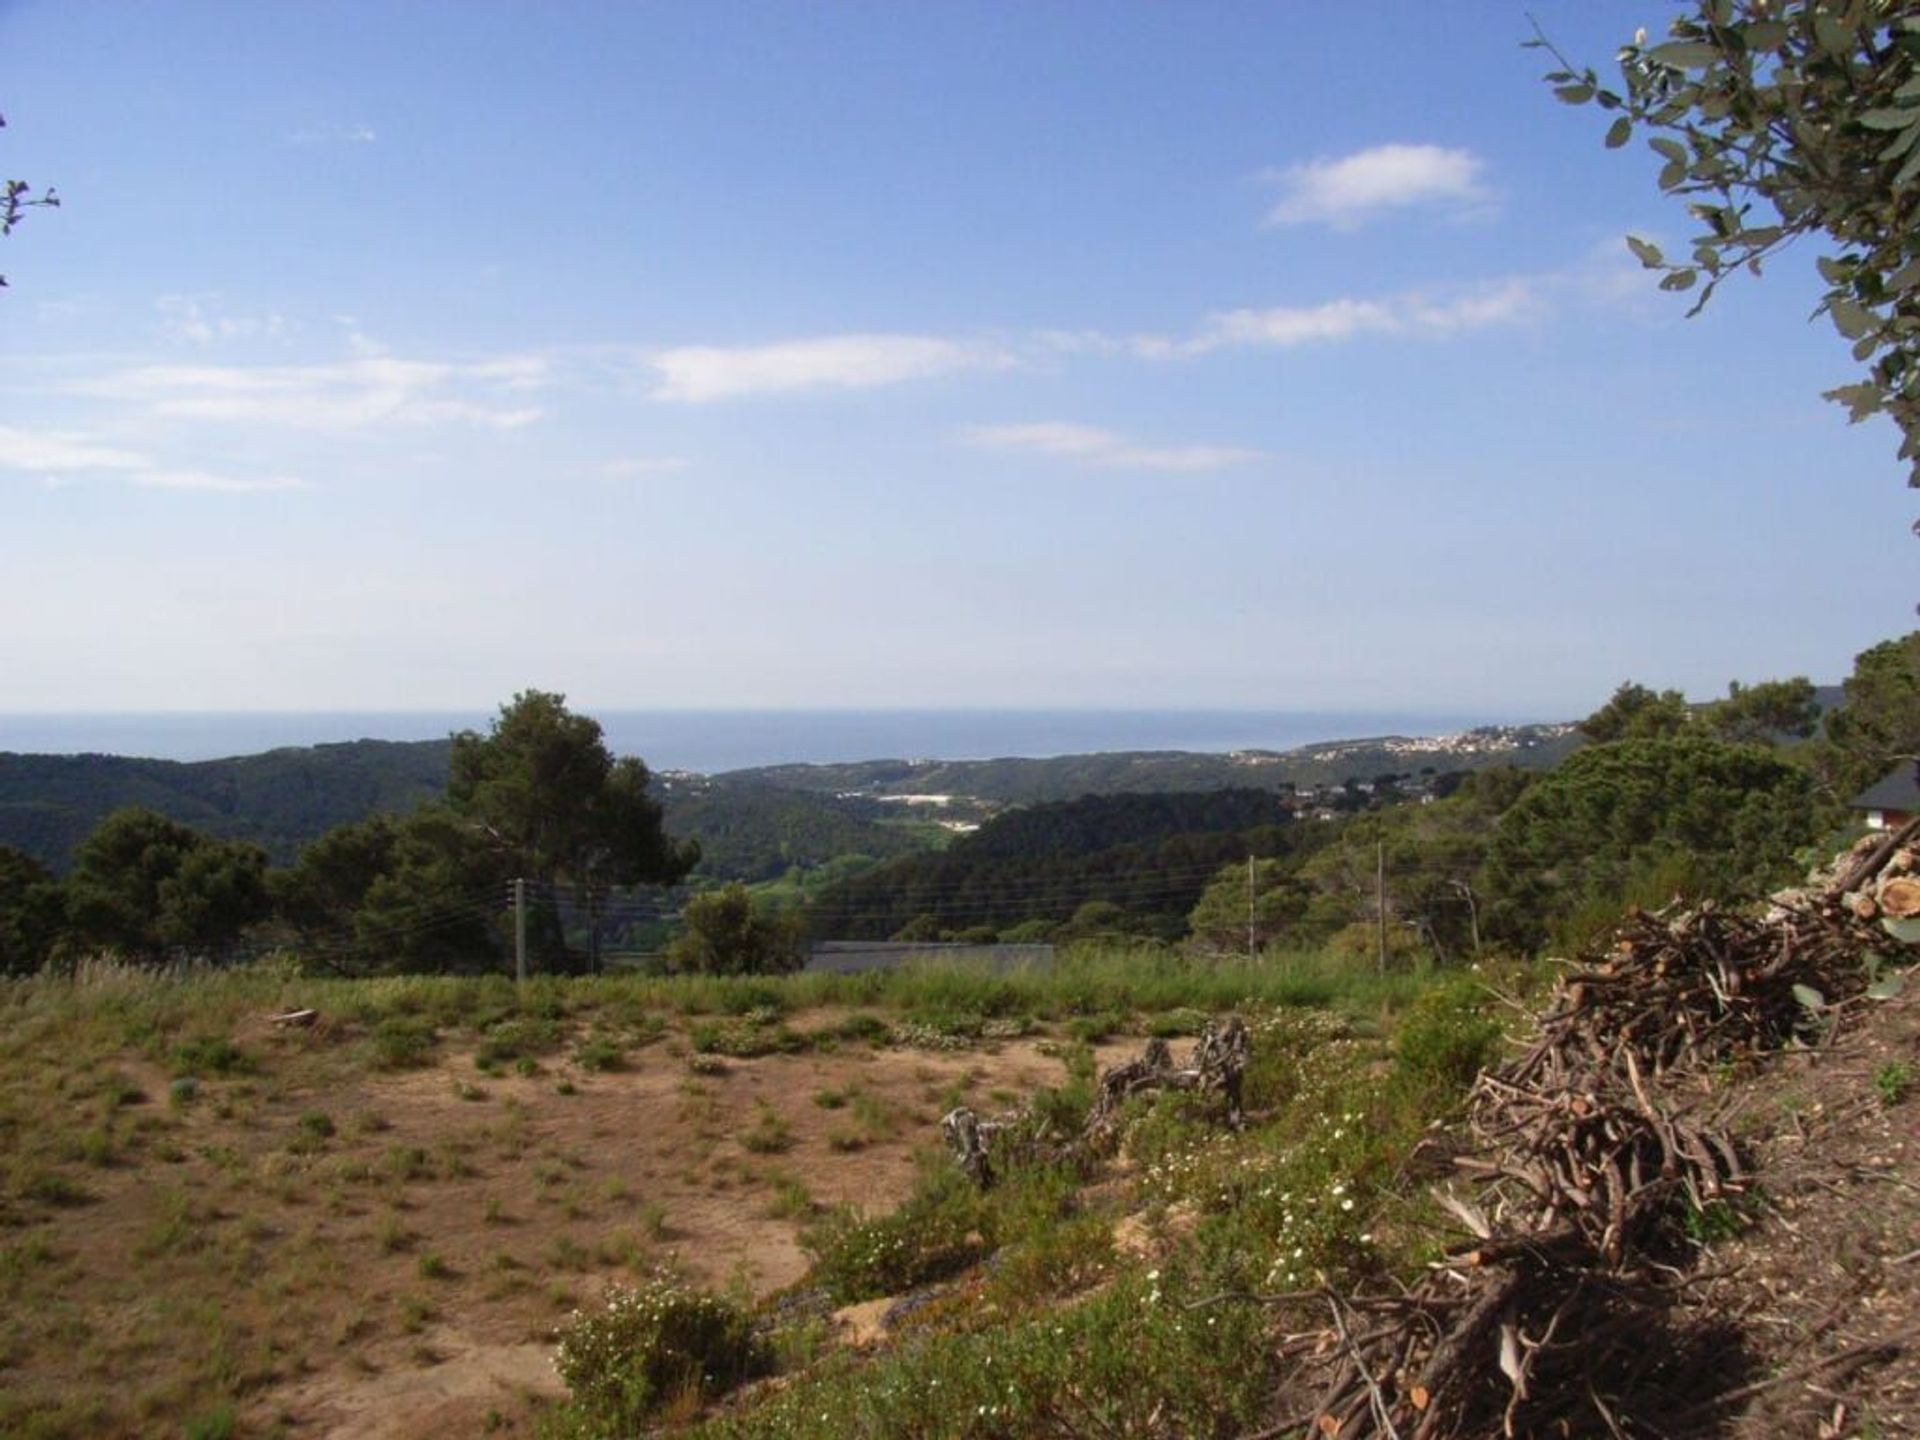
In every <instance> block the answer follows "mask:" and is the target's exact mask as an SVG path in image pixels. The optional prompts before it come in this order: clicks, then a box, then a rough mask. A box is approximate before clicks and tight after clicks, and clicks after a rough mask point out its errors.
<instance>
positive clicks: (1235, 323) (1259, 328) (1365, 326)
mask: <svg viewBox="0 0 1920 1440" xmlns="http://www.w3.org/2000/svg"><path fill="white" fill-rule="evenodd" d="M1540 291H1541V286H1540V282H1539V281H1537V280H1533V279H1529V278H1525V277H1516V278H1512V279H1507V280H1499V281H1494V282H1492V283H1490V284H1486V285H1481V286H1476V287H1475V288H1473V289H1471V290H1467V291H1462V292H1458V293H1455V294H1451V295H1445V296H1433V295H1427V294H1423V293H1420V292H1418V291H1414V292H1409V293H1406V294H1402V295H1394V296H1388V297H1385V298H1380V299H1370V300H1358V299H1352V298H1341V299H1337V300H1328V301H1324V302H1322V303H1321V304H1318V305H1306V306H1291V305H1278V306H1273V307H1271V308H1267V309H1241V310H1226V311H1222V312H1221V313H1219V314H1217V315H1213V316H1210V317H1209V318H1208V320H1207V323H1206V324H1205V325H1204V326H1203V327H1202V328H1201V330H1200V333H1199V334H1197V335H1195V336H1194V337H1193V338H1192V339H1190V340H1188V341H1185V342H1184V343H1182V344H1179V345H1178V346H1176V347H1175V348H1176V349H1178V350H1180V351H1181V352H1183V353H1186V354H1199V353H1204V352H1205V351H1208V350H1218V349H1220V348H1222V347H1225V346H1248V345H1253V346H1267V347H1277V348H1281V349H1290V348H1292V347H1294V346H1297V345H1311V344H1315V343H1325V342H1331V341H1340V340H1352V339H1356V338H1358V337H1360V336H1363V335H1389V336H1406V337H1413V338H1422V337H1424V338H1428V339H1445V338H1448V337H1450V336H1454V335H1461V334H1465V333H1467V332H1470V331H1474V330H1485V329H1488V328H1490V327H1493V326H1499V325H1513V324H1518V323H1520V322H1523V321H1526V320H1530V319H1533V318H1536V317H1537V316H1538V315H1539V314H1540V313H1541V312H1542V310H1543V308H1544V303H1545V302H1544V300H1543V298H1542V296H1541V293H1540Z"/></svg>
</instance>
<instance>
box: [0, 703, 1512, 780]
mask: <svg viewBox="0 0 1920 1440" xmlns="http://www.w3.org/2000/svg"><path fill="white" fill-rule="evenodd" d="M587 713H591V714H592V715H593V717H594V718H595V719H596V720H598V721H599V722H600V724H601V727H602V729H603V730H604V732H605V734H606V738H607V744H608V746H609V747H610V748H611V749H613V750H614V751H615V753H617V754H621V755H638V756H640V757H641V758H643V759H644V760H645V761H646V762H647V764H648V765H649V766H650V767H652V768H653V769H655V770H691V771H697V772H699V773H702V774H718V773H720V772H722V771H727V770H742V769H748V768H751V767H755V766H761V765H784V764H793V763H816V764H830V763H842V762H851V761H857V760H918V759H927V760H935V759H937V760H990V759H999V758H1003V757H1011V756H1022V757H1034V758H1041V757H1046V756H1052V755H1084V754H1094V753H1097V752H1101V751H1115V750H1190V751H1199V752H1203V753H1208V752H1210V753H1216V754H1224V753H1226V752H1229V751H1234V750H1291V749H1293V748H1295V747H1296V746H1300V745H1311V744H1315V743H1317V742H1320V741H1326V740H1356V739H1364V738H1370V737H1373V736H1379V735H1448V734H1453V733H1455V732H1457V731H1460V730H1467V729H1471V728H1473V727H1474V726H1477V725H1495V724H1522V723H1526V721H1528V720H1529V719H1533V718H1537V717H1526V716H1511V715H1493V714H1453V715H1446V714H1434V713H1420V712H1370V711H1285V710H1093V709H1086V710H1040V709H1004V710H1002V709H965V710H957V709H947V710H906V709H902V710H604V711H600V710H596V711H590V712H587ZM491 719H492V712H489V711H480V710H475V711H451V710H449V711H284V712H282V711H275V712H219V713H191V712H169V713H156V714H137V713H126V714H30V715H29V714H20V715H7V714H0V751H12V752H16V753H21V754H50V755H79V754H97V755H131V756H142V757H148V758H153V759H162V760H215V759H221V758H224V757H227V756H233V755H253V754H257V753H259V752H260V751H263V750H276V749H280V748H282V747H285V746H299V745H321V744H328V743H332V742H336V741H342V740H369V739H370V740H438V739H444V738H445V737H446V736H447V735H449V734H451V733H453V732H454V731H456V730H465V729H475V730H481V731H484V730H485V729H486V728H487V725H488V723H489V721H490V720H491Z"/></svg>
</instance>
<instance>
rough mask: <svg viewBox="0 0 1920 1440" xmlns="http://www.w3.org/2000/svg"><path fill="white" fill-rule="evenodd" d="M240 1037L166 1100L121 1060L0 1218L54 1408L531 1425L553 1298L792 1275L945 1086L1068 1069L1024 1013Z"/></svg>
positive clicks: (30, 1350) (935, 1104) (542, 1380)
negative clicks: (84, 1159) (727, 1028)
mask: <svg viewBox="0 0 1920 1440" xmlns="http://www.w3.org/2000/svg"><path fill="white" fill-rule="evenodd" d="M243 1039H244V1041H245V1043H246V1044H247V1045H248V1046H249V1047H250V1048H252V1049H255V1050H256V1051H257V1052H258V1053H260V1054H261V1056H262V1060H263V1065H262V1072H263V1073H262V1075H260V1076H256V1077H253V1078H251V1079H236V1080H232V1081H224V1082H219V1083H209V1084H206V1085H204V1086H203V1087H202V1091H201V1093H200V1094H199V1095H198V1096H197V1097H195V1098H194V1099H193V1101H192V1102H191V1103H190V1104H186V1105H177V1104H170V1103H169V1099H168V1097H169V1079H168V1077H167V1076H166V1075H165V1074H164V1073H162V1072H161V1071H159V1070H157V1069H152V1068H145V1069H143V1068H142V1067H141V1066H140V1065H139V1064H137V1063H134V1062H132V1061H129V1062H128V1063H127V1064H126V1065H125V1066H124V1067H123V1068H122V1075H123V1077H124V1078H125V1079H127V1080H130V1081H131V1082H132V1086H131V1087H128V1088H137V1090H138V1092H139V1095H138V1098H133V1099H130V1100H127V1101H125V1102H123V1103H122V1104H121V1105H120V1107H119V1109H118V1110H117V1112H116V1113H117V1114H118V1116H119V1117H120V1119H119V1121H118V1123H119V1124H120V1126H121V1127H122V1129H123V1130H124V1131H126V1132H127V1133H129V1134H131V1135H133V1136H135V1137H137V1139H136V1140H135V1142H134V1143H131V1144H129V1145H127V1146H125V1147H124V1148H121V1149H119V1150H118V1151H117V1153H116V1154H115V1155H114V1156H112V1157H110V1158H108V1159H106V1160H105V1161H103V1162H102V1163H99V1164H97V1165H95V1166H94V1167H92V1168H90V1169H89V1170H87V1171H86V1174H85V1186H86V1190H87V1195H86V1197H85V1202H84V1203H77V1204H72V1205H70V1206H67V1207H56V1208H53V1209H52V1210H51V1211H50V1212H49V1213H47V1214H45V1215H43V1216H40V1217H37V1218H36V1221H35V1223H34V1225H33V1226H32V1229H31V1231H30V1234H31V1236H32V1239H31V1241H30V1242H28V1241H24V1240H23V1241H22V1242H20V1243H21V1246H24V1247H27V1248H24V1249H21V1248H18V1247H16V1252H15V1253H16V1255H17V1256H18V1257H24V1258H20V1259H18V1260H17V1263H18V1264H20V1265H21V1266H23V1267H24V1271H23V1274H20V1275H16V1276H14V1277H13V1282H12V1292H11V1293H12V1295H13V1298H14V1300H15V1303H16V1305H17V1306H19V1308H17V1309H16V1310H15V1312H14V1314H13V1315H12V1316H11V1317H10V1318H9V1319H7V1320H6V1321H5V1322H0V1323H3V1324H4V1329H3V1330H0V1386H4V1387H5V1388H10V1389H13V1390H14V1392H15V1395H16V1403H17V1401H18V1397H22V1396H24V1397H27V1398H28V1400H29V1402H31V1401H32V1400H33V1399H34V1398H35V1397H42V1398H44V1400H45V1401H46V1402H47V1404H48V1405H49V1407H52V1406H54V1405H62V1406H66V1407H69V1408H74V1407H76V1406H77V1405H80V1404H82V1403H83V1402H85V1401H87V1400H88V1399H89V1398H91V1400H93V1401H97V1402H98V1404H97V1413H96V1416H95V1417H94V1419H92V1420H91V1421H88V1422H85V1423H84V1424H83V1425H82V1426H81V1427H80V1428H79V1429H77V1430H74V1431H66V1430H55V1431H54V1433H83V1434H98V1435H100V1436H102V1437H103V1440H106V1437H111V1436H116V1435H126V1436H133V1435H149V1434H177V1433H180V1428H181V1426H182V1424H183V1422H185V1421H186V1420H187V1419H189V1418H191V1416H192V1415H193V1414H194V1413H195V1412H196V1410H204V1397H205V1396H206V1395H208V1394H209V1393H216V1394H217V1393H218V1392H219V1391H221V1390H225V1391H227V1392H230V1393H232V1392H237V1393H240V1394H242V1395H243V1396H244V1397H245V1399H244V1400H243V1402H242V1404H241V1405H240V1407H239V1410H238V1416H237V1418H238V1420H239V1422H240V1423H239V1426H238V1433H239V1434H241V1435H259V1434H280V1435H286V1436H290V1437H300V1436H329V1437H340V1440H376V1437H387V1436H392V1437H413V1436H420V1435H431V1434H440V1435H468V1434H480V1433H483V1432H487V1433H493V1432H498V1433H520V1434H525V1433H527V1432H528V1431H529V1430H530V1429H531V1424H530V1415H531V1413H532V1411H533V1409H534V1408H535V1407H536V1406H537V1405H538V1403H539V1401H540V1398H541V1397H543V1396H552V1395H556V1394H558V1393H560V1386H559V1383H558V1381H557V1379H556V1378H555V1376H554V1373H553V1370H552V1366H551V1363H550V1356H551V1340H552V1335H553V1331H554V1328H555V1326H556V1324H557V1323H558V1322H559V1321H561V1320H562V1319H564V1318H565V1316H566V1315H567V1314H568V1313H569V1312H570V1311H571V1310H573V1309H574V1308H575V1306H576V1305H579V1304H585V1303H592V1302H593V1301H594V1300H595V1299H597V1297H598V1295H599V1293H600V1291H601V1290H602V1288H603V1287H604V1286H605V1285H606V1284H608V1283H610V1282H613V1281H617V1280H619V1279H621V1278H623V1277H628V1276H631V1275H633V1274H636V1273H646V1272H648V1271H651V1270H653V1269H655V1268H658V1267H662V1266H665V1267H671V1268H674V1269H677V1270H678V1271H680V1272H681V1273H683V1274H684V1275H685V1276H687V1277H688V1278H689V1279H692V1280H695V1281H698V1282H701V1283H704V1284H709V1285H713V1286H729V1285H731V1286H736V1287H740V1288H742V1289H744V1290H747V1291H751V1292H752V1293H754V1294H756V1295H764V1294H767V1293H769V1292H772V1291H774V1290H777V1289H779V1288H781V1287H783V1286H786V1285H789V1284H791V1283H792V1282H794V1281H795V1280H797V1279H799V1278H800V1277H801V1275H802V1274H803V1273H804V1271H805V1268H806V1263H807V1262H806V1256H805V1254H804V1253H803V1251H802V1249H801V1247H800V1243H799V1234H800V1231H801V1228H802V1226H803V1225H804V1223H805V1221H806V1219H807V1216H808V1214H809V1213H810V1210H811V1207H814V1206H820V1205H834V1204H841V1203H853V1204H857V1205H859V1206H862V1207H865V1208H867V1209H870V1210H879V1209H884V1208H886V1207H889V1206H891V1205H892V1204H894V1203H896V1202H897V1201H898V1200H900V1199H901V1198H902V1197H903V1196H904V1195H905V1194H906V1192H907V1190H908V1188H909V1186H910V1185H911V1183H912V1179H913V1175H914V1169H915V1152H916V1150H920V1149H924V1148H925V1147H927V1146H929V1145H933V1144H936V1143H937V1142H938V1138H939V1135H938V1131H939V1116H940V1114H941V1113H942V1112H943V1110H944V1108H945V1107H947V1106H948V1105H951V1104H953V1103H957V1102H958V1100H959V1099H960V1098H961V1097H965V1098H966V1099H967V1100H968V1101H969V1103H972V1104H974V1105H976V1106H982V1107H985V1108H993V1107H994V1106H996V1105H997V1104H998V1103H1000V1102H1002V1101H1004V1100H1006V1099H1010V1098H1011V1097H1012V1095H1013V1094H1014V1093H1019V1094H1021V1095H1024V1094H1025V1093H1027V1092H1029V1091H1031V1090H1032V1089H1034V1088H1035V1087H1038V1086H1042V1085H1052V1084H1059V1083H1061V1081H1062V1080H1063V1078H1064V1073H1065V1072H1064V1069H1063V1067H1062V1065H1061V1063H1060V1061H1059V1060H1057V1059H1054V1058H1050V1057H1049V1056H1048V1055H1047V1054H1045V1053H1043V1051H1042V1049H1041V1048H1040V1046H1039V1044H1038V1043H1037V1042H1035V1041H1033V1040H1019V1041H1006V1042H1000V1043H997V1044H989V1045H986V1046H984V1047H982V1048H977V1049H970V1050H966V1051H960V1052H925V1051H920V1050H912V1049H894V1048H884V1047H882V1048H870V1047H868V1046H866V1045H861V1044H848V1045H843V1046H842V1047H841V1048H840V1049H838V1050H837V1051H836V1052H835V1053H832V1054H820V1053H806V1054H800V1055H769V1056H764V1057H760V1058H755V1059H729V1060H726V1061H724V1062H720V1063H719V1064H717V1065H713V1064H712V1062H706V1061H696V1059H695V1057H693V1056H692V1055H690V1054H689V1053H688V1051H687V1049H686V1046H685V1044H684V1040H683V1038H681V1037H678V1036H675V1035H669V1036H668V1037H667V1038H666V1039H664V1040H663V1041H660V1042H658V1043H655V1044H653V1045H651V1046H648V1047H646V1048H643V1049H639V1050H635V1051H633V1052H631V1053H630V1054H629V1056H628V1057H627V1060H626V1062H625V1065H624V1067H623V1068H621V1069H619V1070H614V1071H610V1072H605V1073H591V1074H589V1073H584V1072H582V1071H580V1070H579V1069H578V1068H576V1067H575V1066H574V1065H572V1064H571V1063H568V1062H564V1061H562V1062H550V1063H546V1064H544V1065H543V1067H542V1069H541V1072H540V1073H538V1074H536V1075H529V1076H520V1075H510V1076H499V1077H486V1076H482V1075H481V1074H479V1073H478V1072H477V1071H476V1068H475V1066H474V1063H473V1058H472V1056H471V1054H470V1053H465V1054H463V1053H459V1052H457V1051H456V1052H450V1053H445V1054H443V1055H441V1056H440V1057H438V1059H437V1060H436V1062H435V1063H434V1064H433V1065H432V1066H431V1067H429V1068H425V1069H421V1070H416V1071H410V1072H406V1073H402V1074H379V1073H369V1072H367V1071H365V1070H364V1069H360V1068H358V1067H357V1066H348V1065H346V1064H344V1063H340V1062H338V1061H335V1062H333V1063H329V1062H328V1059H327V1054H328V1051H329V1048H330V1047H332V1048H334V1049H336V1050H338V1049H339V1048H340V1047H341V1046H342V1045H343V1044H344V1043H345V1042H344V1040H343V1039H342V1038H341V1037H331V1038H330V1037H329V1036H328V1035H327V1034H326V1033H325V1032H324V1027H323V1030H322V1033H320V1034H318V1035H299V1036H285V1035H272V1034H265V1033H262V1034H259V1035H255V1036H249V1037H243ZM1103 1058H1104V1057H1103ZM696 1064H698V1065H700V1066H702V1067H707V1066H711V1068H710V1069H707V1068H703V1069H698V1070H697V1069H696V1068H695V1066H696ZM996 1092H999V1093H998V1094H997V1095H996ZM29 1408H31V1404H30V1405H29ZM0 1428H4V1427H0Z"/></svg>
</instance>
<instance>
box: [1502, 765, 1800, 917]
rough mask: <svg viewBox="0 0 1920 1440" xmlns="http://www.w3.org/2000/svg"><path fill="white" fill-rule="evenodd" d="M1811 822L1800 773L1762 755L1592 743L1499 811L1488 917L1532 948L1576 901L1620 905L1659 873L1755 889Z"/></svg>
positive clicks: (1775, 876) (1788, 862)
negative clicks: (1503, 809)
mask: <svg viewBox="0 0 1920 1440" xmlns="http://www.w3.org/2000/svg"><path fill="white" fill-rule="evenodd" d="M1817 829H1818V825H1817V817H1816V814H1815V810H1814V805H1813V794H1812V786H1811V783H1810V780H1809V778H1808V776H1807V774H1806V773H1805V772H1804V771H1803V770H1801V769H1800V768H1798V767H1797V766H1794V765H1792V764H1790V763H1788V762H1787V761H1785V760H1783V759H1781V758H1779V757H1778V756H1777V755H1775V754H1773V753H1772V752H1770V751H1768V750H1764V749H1760V748H1757V747H1753V746H1736V745H1727V744H1725V743H1723V742H1720V741H1717V740H1709V739H1705V738H1701V737H1688V738H1684V739H1679V740H1622V741H1618V742H1616V743H1614V744H1611V745H1596V746H1593V747H1591V748H1589V749H1586V750H1583V751H1581V752H1580V753H1579V754H1577V755H1574V756H1572V757H1571V758H1570V759H1568V760H1567V761H1566V762H1565V763H1564V764H1563V765H1561V767H1560V768H1559V769H1558V770H1556V771H1555V772H1554V773H1553V774H1552V775H1549V776H1547V777H1546V778H1545V779H1543V780H1541V781H1539V782H1538V783H1536V784H1535V785H1533V786H1532V787H1531V788H1530V789H1529V790H1528V791H1527V793H1526V794H1525V795H1523V796H1521V798H1520V799H1519V800H1518V801H1517V802H1516V803H1515V804H1514V806H1513V807H1512V809H1510V810H1509V811H1507V813H1506V814H1505V815H1503V816H1502V817H1501V819H1500V823H1499V826H1498V828H1497V830H1496V831H1495V833H1494V837H1493V841H1492V844H1491V845H1490V847H1489V849H1488V852H1487V865H1486V885H1487V890H1488V893H1489V898H1490V901H1491V905H1490V909H1491V911H1492V915H1493V923H1494V925H1495V927H1496V928H1497V930H1498V931H1499V933H1500V934H1502V935H1503V936H1504V937H1505V938H1507V939H1509V940H1511V941H1513V942H1514V943H1517V944H1521V945H1527V946H1531V945H1536V944H1538V943H1540V942H1541V941H1542V940H1544V939H1545V938H1546V937H1547V936H1548V935H1549V934H1550V933H1552V931H1553V930H1554V928H1555V927H1556V926H1557V925H1558V924H1560V923H1561V922H1563V921H1565V920H1566V919H1567V918H1568V917H1569V916H1571V915H1573V914H1574V913H1576V912H1577V911H1579V910H1580V909H1581V908H1582V907H1583V906H1591V907H1597V908H1599V909H1601V910H1604V909H1606V908H1607V907H1608V906H1613V907H1615V908H1616V910H1617V906H1618V903H1619V901H1620V900H1621V898H1622V897H1625V896H1628V895H1629V894H1631V893H1632V892H1633V891H1634V890H1635V887H1636V885H1637V884H1640V883H1643V882H1644V881H1645V880H1646V878H1647V877H1649V876H1650V875H1656V874H1658V875H1667V876H1672V877H1674V878H1675V879H1677V880H1678V881H1679V882H1680V884H1679V886H1678V888H1680V889H1681V890H1683V891H1684V892H1685V893H1688V894H1691V895H1694V896H1702V895H1704V896H1721V897H1725V896H1733V895H1741V894H1753V893H1758V892H1760V891H1762V890H1763V889H1764V888H1765V887H1766V886H1768V885H1769V884H1771V883H1774V882H1776V881H1778V880H1780V879H1782V878H1784V877H1785V876H1786V875H1787V874H1788V873H1790V871H1791V870H1792V868H1793V856H1794V852H1795V851H1796V850H1798V849H1799V848H1800V847H1801V846H1803V845H1806V844H1807V843H1808V842H1809V841H1811V840H1812V839H1813V838H1814V835H1815V834H1816V832H1817ZM1658 898H1660V899H1661V900H1662V901H1664V900H1665V899H1668V898H1671V895H1670V894H1669V895H1667V896H1662V897H1658Z"/></svg>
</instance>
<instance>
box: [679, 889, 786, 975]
mask: <svg viewBox="0 0 1920 1440" xmlns="http://www.w3.org/2000/svg"><path fill="white" fill-rule="evenodd" d="M681 918H682V919H683V920H684V921H685V924H686V928H685V930H684V931H683V932H682V933H681V934H679V935H677V936H675V937H674V940H673V943H672V944H671V945H669V946H668V947H667V967H668V968H669V969H670V970H674V971H676V972H680V973H689V972H690V973H694V974H703V975H758V974H766V973H775V974H778V973H780V972H783V971H787V970H797V969H798V968H799V967H800V965H801V964H802V962H803V960H804V958H805V957H804V954H803V951H802V949H801V945H800V938H799V933H798V931H797V930H796V929H795V927H794V925H793V924H792V923H791V922H790V921H789V920H787V919H785V918H782V917H778V916H771V915H763V914H760V913H758V912H757V911H756V910H755V908H754V904H753V897H752V896H751V895H749V894H748V893H747V888H746V886H744V885H727V886H724V887H722V888H721V889H719V890H707V891H703V892H702V893H700V894H698V895H695V896H694V897H693V898H692V899H690V900H688V901H687V903H686V905H685V906H684V907H682V909H681Z"/></svg>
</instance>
